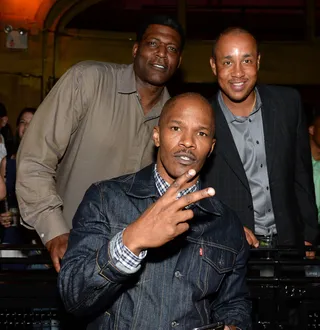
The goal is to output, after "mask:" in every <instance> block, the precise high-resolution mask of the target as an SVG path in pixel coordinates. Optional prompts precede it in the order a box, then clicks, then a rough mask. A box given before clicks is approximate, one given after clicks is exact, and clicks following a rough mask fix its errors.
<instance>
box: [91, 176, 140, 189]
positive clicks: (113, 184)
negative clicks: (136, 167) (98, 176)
mask: <svg viewBox="0 0 320 330" xmlns="http://www.w3.org/2000/svg"><path fill="white" fill-rule="evenodd" d="M135 175H136V173H133V174H127V175H122V176H119V177H116V178H112V179H109V180H102V181H99V182H96V183H94V184H93V185H92V186H91V187H92V188H93V189H97V190H99V191H100V192H101V193H102V194H105V193H106V192H108V191H110V192H115V193H116V192H121V191H122V192H123V193H126V192H127V191H128V190H129V189H130V187H131V186H132V183H133V181H134V178H135Z"/></svg>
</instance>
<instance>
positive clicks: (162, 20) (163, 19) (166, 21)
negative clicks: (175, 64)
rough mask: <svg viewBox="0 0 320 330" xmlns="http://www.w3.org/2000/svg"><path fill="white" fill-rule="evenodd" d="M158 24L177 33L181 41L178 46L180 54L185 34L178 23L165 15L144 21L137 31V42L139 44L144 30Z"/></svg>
mask: <svg viewBox="0 0 320 330" xmlns="http://www.w3.org/2000/svg"><path fill="white" fill-rule="evenodd" d="M153 24H158V25H164V26H168V27H170V28H171V29H173V30H175V31H177V32H178V33H179V35H180V39H181V45H180V51H181V52H182V50H183V47H184V44H185V34H184V30H183V28H182V26H181V25H180V23H178V22H177V21H176V20H175V19H173V18H172V17H170V16H167V15H154V16H151V17H148V18H147V19H146V20H145V21H143V22H142V24H140V26H139V27H138V30H137V39H136V41H137V42H140V41H141V40H142V38H143V35H144V34H145V32H146V30H147V29H148V27H149V26H150V25H153Z"/></svg>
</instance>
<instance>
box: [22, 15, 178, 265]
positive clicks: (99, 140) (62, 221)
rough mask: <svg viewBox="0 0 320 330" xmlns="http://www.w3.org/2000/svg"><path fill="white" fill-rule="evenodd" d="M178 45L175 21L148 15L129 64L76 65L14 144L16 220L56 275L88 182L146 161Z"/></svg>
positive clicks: (129, 170)
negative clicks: (31, 232) (29, 230)
mask: <svg viewBox="0 0 320 330" xmlns="http://www.w3.org/2000/svg"><path fill="white" fill-rule="evenodd" d="M183 46H184V33H183V30H182V28H181V26H180V25H179V24H178V23H177V22H175V21H174V20H172V19H171V18H169V17H164V16H156V17H152V18H151V19H150V20H149V21H148V22H145V23H144V24H143V25H142V26H141V28H140V30H139V31H138V33H137V41H136V42H135V44H134V46H133V50H132V54H133V64H131V65H120V64H113V63H102V62H94V61H86V62H81V63H79V64H77V65H75V66H73V67H72V68H71V69H70V70H69V71H68V72H67V73H65V74H64V75H63V76H62V77H61V79H60V80H59V81H58V82H57V84H56V85H55V86H54V88H53V89H52V90H51V92H50V93H49V95H48V96H47V97H46V98H45V100H44V101H43V102H42V104H41V105H40V107H39V109H38V110H37V113H36V114H35V116H34V118H33V120H32V122H31V125H30V128H29V130H28V132H27V133H26V135H25V136H24V138H23V141H22V142H21V146H20V150H19V154H18V174H17V186H16V188H17V196H18V201H19V207H20V212H21V215H22V218H23V219H24V221H25V222H26V223H28V224H29V225H31V226H32V227H34V228H35V230H36V231H37V232H38V234H39V236H40V237H41V240H42V242H43V243H44V244H45V245H46V247H47V248H48V250H49V252H50V254H51V258H52V261H53V264H54V267H55V269H56V270H57V271H59V270H60V259H61V258H62V257H63V255H64V253H65V251H66V248H67V243H68V236H69V231H70V229H71V228H72V218H73V215H74V213H75V211H76V209H77V207H78V205H79V203H80V201H81V199H82V197H83V195H84V193H85V191H86V189H87V188H88V187H89V186H90V185H91V183H93V182H95V181H100V180H102V179H109V178H112V177H117V176H120V175H123V174H127V173H132V172H136V171H138V170H139V169H141V168H143V167H145V166H146V165H148V164H150V163H151V162H152V160H153V152H154V149H153V142H152V130H153V127H154V126H155V125H156V124H157V122H158V118H159V116H160V113H161V110H162V107H163V105H164V103H165V102H166V101H167V99H168V98H169V94H168V91H167V89H166V88H165V84H166V83H167V81H168V80H169V79H170V78H171V77H172V75H173V74H174V73H175V71H176V70H177V68H178V67H179V65H180V61H181V52H182V49H183Z"/></svg>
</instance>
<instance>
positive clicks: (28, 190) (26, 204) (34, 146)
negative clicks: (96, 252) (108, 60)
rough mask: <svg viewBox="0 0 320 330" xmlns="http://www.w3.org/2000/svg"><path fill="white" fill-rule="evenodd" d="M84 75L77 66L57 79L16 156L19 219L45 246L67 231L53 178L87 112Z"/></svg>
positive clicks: (81, 67)
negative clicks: (72, 135)
mask: <svg viewBox="0 0 320 330" xmlns="http://www.w3.org/2000/svg"><path fill="white" fill-rule="evenodd" d="M84 72H85V71H84V69H83V66H80V65H77V66H74V67H73V68H71V69H70V70H69V71H68V72H67V73H65V74H64V75H63V76H62V77H61V78H60V80H59V81H58V82H57V84H56V85H55V86H54V88H53V89H52V90H51V92H50V93H49V94H48V96H47V97H46V98H45V100H44V101H43V102H42V104H41V105H40V107H39V109H38V110H37V112H36V114H35V115H34V118H33V119H32V121H31V123H30V127H29V129H28V130H27V132H26V134H25V135H24V137H23V139H22V141H21V144H20V148H19V152H18V155H17V182H16V191H17V198H18V202H19V209H20V212H21V216H22V218H23V220H24V221H25V222H26V223H28V224H29V225H30V226H32V227H34V228H35V229H36V231H37V232H38V234H39V235H40V237H41V239H42V241H43V243H44V244H46V243H47V242H48V241H50V240H52V239H53V238H55V237H57V236H60V235H62V234H66V233H68V232H69V230H70V228H69V227H68V225H67V224H66V222H65V220H64V219H63V216H62V210H61V206H62V200H61V198H60V197H59V196H58V194H57V191H56V184H55V176H56V169H57V165H58V162H59V160H60V159H61V158H62V156H63V155H64V152H65V150H66V148H67V146H68V143H69V141H70V137H71V134H72V133H73V132H74V131H75V130H76V129H77V126H78V124H79V121H80V120H81V118H82V117H83V116H84V114H85V112H86V110H87V99H86V90H85V87H84V83H85V77H83V75H84Z"/></svg>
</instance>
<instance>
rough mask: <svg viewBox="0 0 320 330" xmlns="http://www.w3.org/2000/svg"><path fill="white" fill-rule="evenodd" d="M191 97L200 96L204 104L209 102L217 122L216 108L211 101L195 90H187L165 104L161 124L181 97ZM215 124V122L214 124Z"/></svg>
mask: <svg viewBox="0 0 320 330" xmlns="http://www.w3.org/2000/svg"><path fill="white" fill-rule="evenodd" d="M189 97H193V98H198V99H199V100H200V101H202V102H203V103H204V104H207V105H208V107H209V108H211V109H212V118H213V123H215V114H214V110H213V108H212V106H211V104H210V102H209V101H208V100H207V99H206V98H205V97H204V96H202V95H201V94H198V93H194V92H187V93H183V94H178V95H176V96H174V97H172V98H171V99H169V100H168V101H167V102H166V103H165V104H164V106H163V108H162V112H161V115H160V119H159V126H160V125H161V124H162V122H163V120H164V118H165V117H166V115H167V113H168V111H169V110H170V109H172V108H173V107H175V105H176V104H177V102H178V101H179V100H181V99H184V98H189ZM214 125H215V124H214Z"/></svg>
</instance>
